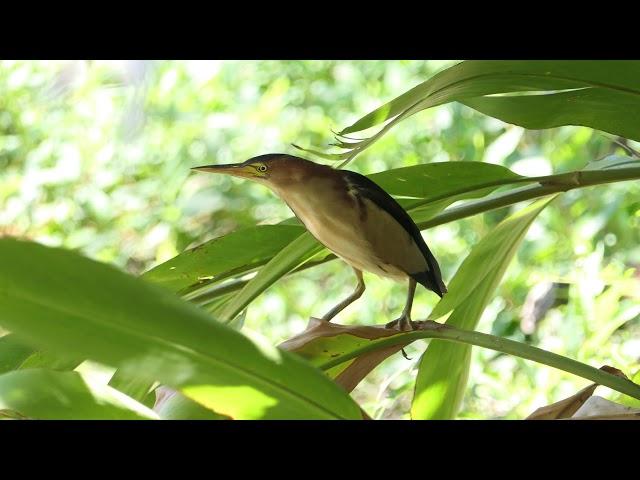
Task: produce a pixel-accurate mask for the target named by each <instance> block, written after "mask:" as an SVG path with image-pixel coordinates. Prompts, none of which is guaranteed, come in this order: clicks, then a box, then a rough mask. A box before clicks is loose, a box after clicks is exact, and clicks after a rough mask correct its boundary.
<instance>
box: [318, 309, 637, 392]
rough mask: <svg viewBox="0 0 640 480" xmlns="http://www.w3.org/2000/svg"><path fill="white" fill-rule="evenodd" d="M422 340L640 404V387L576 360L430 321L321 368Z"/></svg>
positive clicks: (339, 358)
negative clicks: (541, 369) (470, 348)
mask: <svg viewBox="0 0 640 480" xmlns="http://www.w3.org/2000/svg"><path fill="white" fill-rule="evenodd" d="M422 338H436V339H440V340H445V341H450V342H456V343H463V344H467V345H476V346H478V347H483V348H489V349H491V350H495V351H498V352H502V353H507V354H509V355H514V356H516V357H520V358H524V359H527V360H533V361H534V362H538V363H542V364H544V365H548V366H550V367H553V368H557V369H559V370H563V371H565V372H569V373H572V374H574V375H577V376H579V377H582V378H586V379H588V380H591V381H593V382H595V383H597V384H599V385H603V386H605V387H609V388H611V389H613V390H616V391H618V392H621V393H624V394H627V395H629V396H631V397H633V398H637V399H639V400H640V385H637V384H635V383H633V382H632V381H631V380H628V379H625V378H621V377H617V376H615V375H612V374H610V373H607V372H604V371H602V370H599V369H597V368H594V367H591V366H589V365H586V364H584V363H581V362H578V361H576V360H572V359H570V358H567V357H563V356H562V355H558V354H556V353H552V352H548V351H546V350H542V349H541V348H537V347H533V346H531V345H527V344H526V343H521V342H516V341H514V340H509V339H506V338H502V337H496V336H494V335H488V334H486V333H480V332H476V331H472V330H462V329H458V328H455V327H451V326H449V325H444V324H441V323H437V322H433V321H429V320H428V321H426V322H423V323H422V324H421V326H420V329H419V330H415V331H413V332H407V333H399V334H398V335H394V336H392V337H389V338H387V339H384V340H378V341H377V342H375V343H372V344H370V345H366V346H364V347H362V348H358V349H356V350H354V351H352V352H349V353H346V354H344V355H341V356H339V357H336V358H333V359H331V360H329V361H327V362H325V363H324V364H322V365H320V366H319V367H320V369H322V370H328V369H330V368H333V367H335V366H336V365H340V364H341V363H344V362H346V361H348V360H351V359H353V358H356V357H359V356H360V355H363V354H365V353H367V352H371V351H374V350H378V349H382V348H385V347H390V346H392V345H399V344H409V343H411V342H413V341H415V340H418V339H422Z"/></svg>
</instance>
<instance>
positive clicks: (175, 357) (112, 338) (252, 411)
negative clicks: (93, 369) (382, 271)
mask: <svg viewBox="0 0 640 480" xmlns="http://www.w3.org/2000/svg"><path fill="white" fill-rule="evenodd" d="M0 257H2V258H3V259H4V261H3V262H2V265H1V266H0V325H2V326H3V327H6V328H7V329H9V330H11V331H13V332H15V333H16V335H19V336H20V337H21V338H23V339H24V340H25V341H27V342H30V343H32V344H33V345H35V346H37V347H40V348H50V349H51V350H52V351H58V352H68V353H72V354H74V355H78V356H79V357H85V358H88V359H92V360H95V361H98V362H101V363H104V364H106V365H110V366H113V367H116V368H121V369H122V373H123V374H125V375H128V376H132V377H139V378H142V379H148V380H157V381H159V382H161V383H162V384H164V385H168V386H171V387H172V388H174V389H178V390H180V391H181V392H182V393H183V394H184V395H185V396H187V397H189V398H191V399H192V400H195V401H196V402H198V403H200V404H202V405H204V406H206V407H208V408H210V409H212V410H214V411H216V412H219V413H221V414H223V415H228V416H230V417H232V418H246V419H250V418H271V419H273V418H288V419H289V418H290V419H293V418H309V419H312V418H343V419H344V418H350V419H356V418H362V414H361V412H360V409H359V407H358V406H357V405H356V404H355V403H354V402H353V400H352V399H351V398H350V397H349V396H348V395H347V394H346V393H345V392H343V391H342V390H340V388H339V387H338V386H337V385H335V384H334V383H333V382H331V381H330V380H329V379H328V378H326V376H324V375H323V374H322V373H321V372H320V371H318V370H316V369H315V368H313V367H311V366H310V365H309V364H307V363H306V362H304V361H303V360H301V359H298V358H297V357H295V356H293V355H292V354H289V353H287V352H283V351H280V350H277V349H276V348H274V347H271V346H269V345H266V344H265V343H264V342H260V341H256V340H250V339H249V338H247V337H246V336H244V335H242V334H240V333H238V332H236V331H235V330H233V329H231V328H228V327H226V326H224V325H222V324H220V323H218V322H217V321H215V320H213V319H212V318H210V317H209V316H208V315H207V314H206V313H205V312H203V311H201V310H199V309H197V308H195V307H194V306H192V305H190V304H189V303H187V302H184V301H182V300H180V299H179V298H177V297H175V296H174V295H172V294H170V293H168V292H167V291H166V290H165V289H162V288H160V287H157V286H155V285H152V284H148V283H146V282H144V281H143V280H140V279H137V278H134V277H131V276H129V275H126V274H124V273H122V272H120V271H118V270H116V269H114V268H112V267H110V266H107V265H103V264H100V263H98V262H95V261H92V260H89V259H87V258H83V257H81V256H79V255H77V254H75V253H72V252H69V251H66V250H62V249H57V248H48V247H44V246H42V245H38V244H35V243H30V242H23V241H17V240H13V239H9V238H4V239H0ZM43 285H46V288H43Z"/></svg>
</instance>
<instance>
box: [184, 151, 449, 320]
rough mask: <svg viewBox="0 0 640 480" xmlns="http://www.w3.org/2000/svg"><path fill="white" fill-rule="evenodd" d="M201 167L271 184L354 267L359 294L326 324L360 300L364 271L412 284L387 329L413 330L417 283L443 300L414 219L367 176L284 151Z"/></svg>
mask: <svg viewBox="0 0 640 480" xmlns="http://www.w3.org/2000/svg"><path fill="white" fill-rule="evenodd" d="M196 170H200V171H205V172H213V173H225V174H229V175H234V176H238V177H242V178H248V179H250V180H253V181H256V182H258V183H262V184H263V185H265V186H267V187H269V188H270V189H271V190H272V191H273V192H274V193H276V194H277V195H278V196H279V197H280V198H282V200H284V201H285V202H286V203H287V205H288V206H289V207H290V208H291V210H293V212H294V213H295V215H296V216H297V217H298V218H299V219H300V221H301V222H302V223H303V224H304V225H305V227H306V228H307V229H308V230H309V232H311V234H312V235H313V236H314V237H315V238H316V239H318V241H319V242H320V243H322V244H323V245H325V246H326V247H327V248H328V249H329V250H331V251H332V252H333V253H335V254H336V255H337V256H338V257H340V258H342V259H343V260H344V261H345V262H347V263H348V264H350V265H351V266H352V267H353V269H354V270H355V272H356V276H357V278H358V286H357V288H356V290H355V291H354V292H353V294H351V295H350V296H349V297H348V298H346V299H345V300H344V301H342V302H340V303H339V304H338V305H336V306H335V307H334V308H333V309H332V310H331V311H330V312H328V313H327V314H326V315H325V316H324V317H323V318H324V319H325V320H331V318H333V317H334V316H335V315H337V314H338V313H339V312H340V311H342V310H343V309H344V308H345V307H346V306H348V305H349V304H350V303H352V302H353V301H354V300H356V299H357V298H359V297H360V296H361V295H362V293H363V292H364V289H365V286H364V282H363V280H362V271H368V272H372V273H375V274H377V275H380V276H382V277H388V278H392V279H394V280H397V281H408V282H409V295H408V298H407V304H406V306H405V309H404V311H403V314H402V316H401V317H400V318H399V319H398V320H397V321H394V322H390V323H389V324H388V326H390V327H391V326H397V327H399V328H401V329H411V328H412V324H411V319H410V314H411V305H412V303H413V295H414V292H415V286H416V282H417V283H420V284H422V285H423V286H424V287H425V288H427V289H429V290H432V291H433V292H435V293H437V294H438V295H439V296H442V295H443V294H444V293H445V292H446V291H447V289H446V287H445V285H444V282H443V281H442V277H441V274H440V268H439V266H438V262H437V261H436V259H435V258H434V256H433V255H432V254H431V252H430V250H429V248H428V247H427V245H426V243H425V242H424V239H423V238H422V235H421V234H420V230H419V229H418V227H417V226H416V225H415V223H414V222H413V220H412V219H411V217H410V216H409V215H408V214H407V213H406V212H405V211H404V209H403V208H402V207H401V206H400V205H399V204H398V203H397V202H396V201H395V200H394V199H393V198H392V197H391V196H390V195H389V194H387V193H386V192H385V191H384V190H383V189H382V188H380V187H379V186H378V185H376V184H375V183H374V182H373V181H371V180H370V179H368V178H367V177H365V176H363V175H360V174H358V173H355V172H351V171H348V170H338V169H333V168H331V167H328V166H325V165H319V164H316V163H313V162H310V161H308V160H305V159H303V158H300V157H294V156H291V155H285V154H268V155H261V156H259V157H254V158H252V159H249V160H247V161H246V162H244V163H241V164H235V165H207V166H204V167H197V168H196Z"/></svg>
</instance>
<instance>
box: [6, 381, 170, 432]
mask: <svg viewBox="0 0 640 480" xmlns="http://www.w3.org/2000/svg"><path fill="white" fill-rule="evenodd" d="M0 410H9V411H13V412H18V413H19V414H20V416H23V417H27V418H33V419H39V420H144V419H157V418H158V415H157V414H156V413H154V412H153V411H152V410H150V409H149V408H147V407H145V406H144V405H141V404H139V403H138V402H136V401H135V400H133V399H131V398H129V397H127V396H126V395H124V394H122V393H120V392H118V391H117V390H115V389H113V388H111V387H109V386H107V385H104V384H101V383H96V382H89V381H87V380H86V379H85V378H83V377H82V376H81V375H80V374H78V373H76V372H54V371H51V370H43V369H29V370H21V371H17V372H9V373H5V374H3V375H0Z"/></svg>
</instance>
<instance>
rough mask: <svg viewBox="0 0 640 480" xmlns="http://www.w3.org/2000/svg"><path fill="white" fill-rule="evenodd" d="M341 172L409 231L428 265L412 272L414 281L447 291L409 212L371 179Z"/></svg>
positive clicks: (443, 291)
mask: <svg viewBox="0 0 640 480" xmlns="http://www.w3.org/2000/svg"><path fill="white" fill-rule="evenodd" d="M342 172H344V179H345V180H346V181H347V182H348V183H349V185H350V186H351V187H352V188H354V189H356V190H357V192H358V194H359V195H361V196H363V197H365V198H368V199H369V200H371V201H372V202H373V203H375V204H376V205H377V206H378V207H380V208H381V209H383V210H384V211H386V212H387V213H388V214H389V215H391V216H392V217H393V218H395V219H396V221H397V222H398V223H399V224H400V225H401V226H402V228H404V229H405V230H406V231H407V232H408V233H409V235H411V238H413V240H414V241H415V242H416V245H418V248H420V251H421V252H422V254H423V255H424V258H425V260H426V261H427V265H429V269H428V270H427V271H425V272H417V273H412V274H411V277H413V279H414V280H415V281H416V282H418V283H420V284H421V285H424V286H425V287H426V288H428V289H429V290H431V291H433V292H435V293H437V294H438V295H440V296H441V297H442V295H444V294H445V293H446V292H447V287H446V286H445V284H444V282H443V281H442V274H441V273H440V266H439V265H438V262H437V260H436V259H435V257H434V256H433V254H432V253H431V251H430V250H429V247H427V244H426V243H425V241H424V239H423V238H422V235H421V234H420V229H419V228H418V226H417V225H416V224H415V222H414V221H413V220H412V218H411V217H410V216H409V214H408V213H407V212H406V211H405V210H404V209H403V208H402V207H401V206H400V204H399V203H398V202H396V201H395V200H394V199H393V197H391V195H389V194H388V193H387V192H385V191H384V190H383V189H382V188H381V187H380V186H379V185H378V184H376V183H375V182H374V181H373V180H370V179H369V178H367V177H365V176H364V175H360V174H359V173H356V172H351V171H349V170H342Z"/></svg>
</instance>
